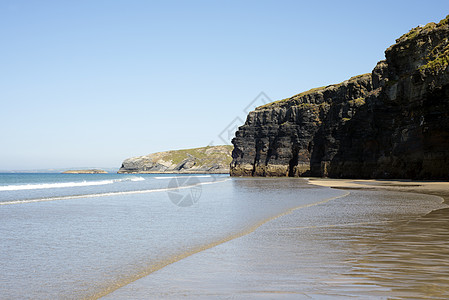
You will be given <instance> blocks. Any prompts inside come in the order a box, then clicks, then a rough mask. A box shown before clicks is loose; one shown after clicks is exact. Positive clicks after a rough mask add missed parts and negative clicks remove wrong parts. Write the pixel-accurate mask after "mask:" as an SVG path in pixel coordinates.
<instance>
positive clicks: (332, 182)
mask: <svg viewBox="0 0 449 300" xmlns="http://www.w3.org/2000/svg"><path fill="white" fill-rule="evenodd" d="M308 182H309V184H312V185H317V186H322V187H330V188H334V189H343V190H385V191H392V192H407V193H417V194H425V195H431V196H437V197H441V198H442V199H443V201H444V202H443V203H445V204H449V182H448V181H419V180H408V179H333V178H318V177H310V178H308Z"/></svg>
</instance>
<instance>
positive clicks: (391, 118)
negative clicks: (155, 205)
mask: <svg viewBox="0 0 449 300" xmlns="http://www.w3.org/2000/svg"><path fill="white" fill-rule="evenodd" d="M448 22H449V16H448V17H447V18H446V19H444V20H442V21H441V22H440V23H438V24H435V23H429V24H427V25H426V26H423V27H417V28H414V29H412V30H411V31H410V32H409V33H407V34H405V35H403V36H402V37H400V38H399V39H397V40H396V44H394V45H393V46H391V47H389V48H388V49H387V50H386V51H385V57H386V59H385V60H383V61H380V62H379V63H378V64H377V66H376V67H375V68H374V70H373V71H372V72H371V73H370V74H365V75H360V76H356V77H353V78H351V79H349V80H347V81H345V82H343V83H340V84H336V85H330V86H326V87H322V88H317V89H313V90H310V91H307V92H304V93H301V94H298V95H295V96H293V97H291V98H288V99H284V100H280V101H276V102H273V103H270V104H267V105H264V106H261V107H258V108H256V110H255V111H252V112H250V113H249V115H248V117H247V119H246V122H245V124H244V125H243V126H241V127H240V128H239V130H238V131H237V132H236V136H235V138H234V139H233V141H232V143H233V144H234V151H233V153H232V157H233V160H232V163H231V175H233V176H329V177H342V178H412V179H448V178H449V116H448V114H449V67H448V65H449V41H448V40H449V25H448Z"/></svg>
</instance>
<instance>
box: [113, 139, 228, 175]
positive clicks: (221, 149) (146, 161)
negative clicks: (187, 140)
mask: <svg viewBox="0 0 449 300" xmlns="http://www.w3.org/2000/svg"><path fill="white" fill-rule="evenodd" d="M232 148H233V147H232V146H228V145H224V146H208V147H202V148H194V149H184V150H173V151H166V152H158V153H153V154H149V155H145V156H139V157H132V158H128V159H126V160H125V161H124V162H123V164H122V166H121V168H120V170H119V171H118V173H215V174H220V173H229V164H230V162H231V160H232V157H231V153H232Z"/></svg>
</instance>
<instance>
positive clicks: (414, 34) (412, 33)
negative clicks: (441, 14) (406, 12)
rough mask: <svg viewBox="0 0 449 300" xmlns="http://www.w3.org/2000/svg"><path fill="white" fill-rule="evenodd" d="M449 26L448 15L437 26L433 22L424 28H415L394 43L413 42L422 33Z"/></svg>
mask: <svg viewBox="0 0 449 300" xmlns="http://www.w3.org/2000/svg"><path fill="white" fill-rule="evenodd" d="M447 24H449V15H447V16H446V18H444V19H443V20H441V21H440V22H439V23H438V24H435V23H434V22H430V23H427V24H426V25H425V26H417V27H415V28H412V29H410V31H409V32H407V33H405V34H403V35H402V36H401V37H400V38H398V39H397V40H396V43H399V42H402V41H405V40H413V39H414V38H415V37H417V36H418V34H420V33H421V32H423V31H427V30H432V29H435V28H439V27H442V26H444V25H447Z"/></svg>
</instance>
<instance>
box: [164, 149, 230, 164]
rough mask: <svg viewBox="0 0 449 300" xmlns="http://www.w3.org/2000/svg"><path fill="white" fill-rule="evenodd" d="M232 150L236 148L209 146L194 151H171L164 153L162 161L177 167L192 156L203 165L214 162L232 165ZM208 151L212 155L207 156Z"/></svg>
mask: <svg viewBox="0 0 449 300" xmlns="http://www.w3.org/2000/svg"><path fill="white" fill-rule="evenodd" d="M214 148H216V150H214ZM221 149H222V150H224V152H225V153H223V151H221ZM232 149H234V146H231V145H223V146H207V147H201V148H193V149H182V150H171V151H167V152H165V153H163V156H162V159H163V160H165V161H172V163H173V164H175V165H177V164H179V163H181V162H182V161H183V160H185V159H186V158H187V157H188V156H189V154H190V155H191V156H193V157H194V158H195V159H196V160H198V161H199V162H201V163H208V162H213V161H217V162H229V163H231V161H232V157H231V152H232ZM207 150H209V151H210V152H211V153H209V154H207V153H206V151H207Z"/></svg>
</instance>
